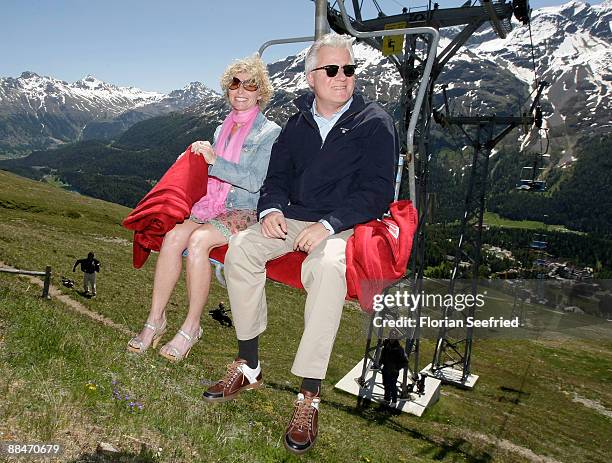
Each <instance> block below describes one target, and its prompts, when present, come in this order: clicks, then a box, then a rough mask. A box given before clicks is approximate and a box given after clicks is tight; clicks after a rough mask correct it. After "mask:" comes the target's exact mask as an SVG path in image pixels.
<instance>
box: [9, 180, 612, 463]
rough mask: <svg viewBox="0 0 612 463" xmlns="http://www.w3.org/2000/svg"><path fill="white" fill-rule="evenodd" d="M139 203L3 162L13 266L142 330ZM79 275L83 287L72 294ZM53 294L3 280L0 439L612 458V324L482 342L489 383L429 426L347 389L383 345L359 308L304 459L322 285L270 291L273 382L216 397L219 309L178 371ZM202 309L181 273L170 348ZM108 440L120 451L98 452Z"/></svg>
mask: <svg viewBox="0 0 612 463" xmlns="http://www.w3.org/2000/svg"><path fill="white" fill-rule="evenodd" d="M128 213H129V209H127V208H125V207H122V206H118V205H116V204H111V203H107V202H104V201H100V200H95V199H91V198H88V197H85V196H81V195H78V194H76V193H72V192H68V191H65V190H63V189H61V188H60V187H59V186H58V185H50V184H45V183H38V182H34V181H31V180H27V179H24V178H21V177H17V176H15V175H13V174H9V173H6V172H3V171H0V261H2V263H3V264H5V265H9V266H13V267H16V268H21V269H28V270H43V269H44V268H45V266H46V265H51V266H52V269H53V281H52V283H53V285H54V286H55V287H56V288H58V289H60V290H61V292H62V293H63V294H65V295H67V296H69V297H70V298H71V299H74V300H75V301H78V302H79V303H80V304H82V305H83V306H84V307H85V308H86V309H87V310H89V311H90V312H93V313H97V314H101V315H103V316H104V317H106V318H108V319H110V320H112V321H113V322H114V323H115V324H118V325H122V326H123V327H125V328H126V329H127V330H130V331H133V332H137V331H139V330H140V329H141V327H142V324H143V322H144V320H145V318H146V314H147V312H148V307H149V303H150V294H151V289H152V276H153V269H154V264H155V256H154V255H153V256H151V258H150V259H149V261H148V262H147V263H146V265H145V266H144V268H142V269H140V270H135V269H133V268H132V265H131V260H132V247H131V233H130V232H128V231H127V230H125V229H123V228H122V227H121V225H120V223H121V221H122V219H123V218H124V217H125V216H126V215H127V214H128ZM89 251H93V252H94V253H95V254H96V257H97V258H99V259H100V261H101V263H102V269H101V272H100V274H99V276H98V297H96V298H95V299H85V298H83V297H82V296H81V295H80V294H79V293H78V292H77V290H76V289H80V283H81V273H80V272H77V273H74V274H73V273H72V271H71V270H72V265H73V263H74V261H75V260H76V259H78V258H83V257H85V256H86V254H87V252H89ZM1 266H3V265H0V267H1ZM62 275H65V276H67V277H69V278H73V279H74V280H75V281H76V282H77V285H76V288H75V289H70V288H65V287H64V286H62V284H61V280H60V277H61V276H62ZM40 293H41V290H40V287H39V286H36V285H34V284H32V283H31V282H30V281H29V280H28V279H26V278H24V277H17V276H15V275H9V274H4V273H0V442H15V441H19V442H30V443H31V442H47V443H57V444H61V445H62V446H63V447H64V453H63V455H62V456H61V457H58V458H56V459H55V460H53V461H68V462H103V461H108V462H111V461H113V462H115V461H116V462H277V461H286V462H291V461H304V462H306V461H312V462H372V463H373V462H410V463H412V462H429V461H441V462H474V463H486V462H543V463H552V462H568V463H569V462H571V463H576V462H589V463H595V462H601V463H606V462H608V461H610V455H612V444H610V434H611V430H612V389H611V388H610V384H612V338H611V337H610V333H611V332H612V330H611V329H610V328H607V329H606V325H603V328H600V329H601V330H602V332H601V333H602V334H601V335H600V336H595V337H593V336H591V337H589V336H586V335H585V336H581V335H580V327H579V328H577V333H578V334H577V335H573V336H569V335H568V334H567V333H563V334H562V333H560V334H559V335H558V336H555V332H554V330H553V331H551V330H549V331H548V332H547V333H546V336H531V337H530V338H529V339H520V340H516V339H503V340H502V339H483V340H476V341H475V342H474V350H473V357H472V370H473V372H474V373H475V374H477V375H479V376H480V378H479V380H478V382H477V384H476V387H475V389H474V390H471V391H468V390H461V389H458V388H455V387H452V386H444V387H443V388H442V392H441V397H440V401H439V402H438V403H436V404H435V405H434V406H433V407H431V408H430V409H428V410H427V411H426V412H425V414H424V415H423V416H422V417H420V418H419V417H416V416H412V415H407V414H402V415H394V414H390V413H388V412H386V411H384V410H381V409H379V408H378V407H377V406H374V405H373V406H370V407H365V408H357V402H356V398H355V397H354V396H351V395H348V394H346V393H344V392H342V391H339V390H336V389H334V388H333V384H335V383H336V382H337V381H339V380H340V379H341V378H342V377H343V376H344V375H345V374H346V372H348V371H349V370H350V369H351V368H352V367H353V366H354V365H355V364H356V363H357V362H358V361H359V360H360V358H361V356H362V355H363V349H364V347H365V334H364V330H363V326H364V320H365V319H364V315H363V313H361V311H360V310H359V309H357V308H356V307H355V305H354V304H347V306H346V308H345V310H344V313H343V319H342V323H341V326H340V330H339V333H338V336H337V339H336V344H335V348H334V352H333V354H332V358H331V362H330V367H329V370H328V374H327V379H326V381H325V383H324V388H323V402H322V405H321V416H320V434H319V439H318V440H317V443H316V445H315V446H314V448H313V449H312V451H310V452H309V453H308V454H306V455H304V456H302V457H296V456H293V455H290V454H288V453H287V452H286V450H285V449H284V447H283V444H282V436H283V433H284V431H285V427H286V425H287V422H288V420H289V418H290V415H291V411H292V404H293V401H294V400H295V394H296V393H297V387H298V385H299V383H298V380H297V379H296V378H295V377H293V376H292V375H291V373H290V368H291V364H292V361H293V355H294V353H295V351H296V349H297V345H298V343H299V339H300V335H301V330H302V316H303V306H304V300H305V295H304V293H302V292H300V291H297V290H294V289H290V288H287V287H284V286H282V285H279V284H275V283H271V282H270V283H268V286H267V294H268V306H269V317H268V330H267V332H266V333H265V335H263V336H262V339H261V342H260V345H261V348H260V349H261V360H262V367H263V374H264V382H265V387H263V388H261V389H259V390H257V391H253V392H249V393H245V394H243V396H241V397H240V398H239V399H237V400H235V401H231V402H227V403H224V404H215V405H210V404H207V403H205V402H203V401H202V400H201V394H202V392H203V391H204V389H205V388H206V386H207V385H209V384H210V383H211V382H212V381H215V380H216V379H218V378H219V377H220V376H221V375H223V373H224V372H225V366H226V364H227V363H229V362H230V361H231V360H232V359H233V357H234V356H235V353H236V341H235V337H234V331H233V329H231V328H226V327H222V326H221V325H220V324H218V323H217V322H215V321H214V320H212V319H211V318H210V317H209V316H208V314H207V311H206V310H205V315H204V317H203V327H204V336H203V338H202V340H201V341H200V342H199V343H198V344H196V346H195V347H194V348H193V350H192V352H191V354H190V356H189V357H188V358H187V359H186V360H185V361H184V362H182V363H179V364H176V365H175V364H170V363H169V362H167V361H166V360H165V359H163V358H162V357H160V356H159V355H157V352H155V351H153V350H150V351H149V352H147V353H146V354H145V355H144V356H137V355H134V354H130V353H128V352H127V351H126V344H127V342H128V339H129V335H128V334H126V333H125V332H124V331H121V330H118V329H117V328H116V327H113V326H109V325H108V324H104V323H101V322H99V321H96V320H94V319H93V318H91V317H88V316H86V315H83V314H82V313H77V312H76V311H74V310H73V309H71V308H70V307H68V306H67V305H66V304H65V303H63V302H61V301H60V300H58V299H57V298H51V299H50V300H43V299H42V298H41V297H40ZM244 297H249V295H248V294H245V295H244ZM220 301H225V302H226V305H227V293H226V291H225V289H224V288H222V287H221V286H219V285H218V284H217V283H216V282H214V283H213V285H212V289H211V295H210V299H209V302H208V305H207V309H208V308H212V307H214V306H216V305H217V304H218V303H219V302H220ZM529 310H532V309H531V308H529ZM529 310H528V311H527V313H528V314H529ZM185 311H186V293H185V287H184V284H183V282H182V281H181V282H180V283H179V285H178V286H177V289H176V291H175V294H174V296H173V298H172V299H171V302H170V304H169V307H168V318H169V332H168V334H166V336H165V338H164V340H166V341H167V340H169V339H170V338H171V336H172V335H173V333H174V331H175V330H177V329H178V328H179V327H180V324H181V322H182V319H183V317H184V315H185ZM421 346H422V355H421V358H422V359H424V360H427V359H430V358H431V355H432V349H433V342H432V340H431V339H426V340H424V341H423V342H422V343H421ZM425 363H426V362H425ZM101 442H105V443H109V444H112V445H113V446H114V447H115V448H116V449H117V450H118V453H116V454H114V455H112V456H105V455H104V454H101V453H97V452H96V448H97V446H98V444H99V443H101ZM2 458H6V457H3V456H2V455H0V461H3V460H2ZM8 461H14V460H8ZM33 461H36V460H33ZM47 461H48V460H47Z"/></svg>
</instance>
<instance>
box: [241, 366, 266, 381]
mask: <svg viewBox="0 0 612 463" xmlns="http://www.w3.org/2000/svg"><path fill="white" fill-rule="evenodd" d="M240 370H241V371H242V374H243V375H244V376H246V378H247V379H248V380H249V383H251V384H253V383H254V382H255V381H257V377H258V376H259V373H261V366H260V364H259V362H257V367H256V368H249V366H248V365H247V364H246V363H245V364H242V365H241V366H240Z"/></svg>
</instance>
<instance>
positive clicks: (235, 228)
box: [189, 209, 257, 240]
mask: <svg viewBox="0 0 612 463" xmlns="http://www.w3.org/2000/svg"><path fill="white" fill-rule="evenodd" d="M189 220H192V221H194V222H195V223H201V224H205V223H209V224H211V225H212V226H213V227H215V228H216V229H217V230H219V232H220V233H221V234H222V235H223V236H225V238H226V239H227V240H229V238H230V236H232V235H235V234H236V233H238V232H239V231H242V230H245V229H246V228H248V227H250V226H251V225H253V224H254V223H257V212H256V211H252V210H242V209H234V210H231V211H227V212H224V213H223V214H219V215H218V216H217V217H214V218H212V219H205V220H201V219H199V218H197V217H196V216H194V215H193V214H192V215H191V216H190V217H189Z"/></svg>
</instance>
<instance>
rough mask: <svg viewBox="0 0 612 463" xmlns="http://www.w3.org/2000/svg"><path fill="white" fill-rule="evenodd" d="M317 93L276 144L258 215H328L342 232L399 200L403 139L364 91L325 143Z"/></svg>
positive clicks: (302, 102) (301, 105)
mask: <svg viewBox="0 0 612 463" xmlns="http://www.w3.org/2000/svg"><path fill="white" fill-rule="evenodd" d="M313 100H314V95H313V94H312V93H309V94H306V95H302V96H301V97H299V98H297V99H296V100H295V101H294V103H295V105H296V106H297V108H298V110H299V111H298V112H297V113H296V114H294V115H293V116H291V117H290V118H289V120H288V121H287V124H286V125H285V127H284V128H283V130H282V131H281V133H280V135H279V137H278V139H277V140H276V142H275V143H274V146H273V147H272V155H271V158H270V164H269V166H268V173H267V175H266V179H265V181H264V184H263V186H262V188H261V195H260V197H259V202H258V204H257V213H258V214H259V213H261V212H262V211H264V210H266V209H269V208H277V209H280V210H281V211H283V214H284V216H285V217H287V218H290V219H297V220H304V221H311V222H316V221H318V220H321V219H324V220H327V221H328V222H329V224H330V225H331V226H332V227H333V229H334V231H335V232H336V233H338V232H341V231H343V230H347V229H349V228H352V227H354V226H355V225H357V224H359V223H364V222H368V221H369V220H372V219H375V218H378V217H381V216H382V215H383V214H384V213H385V212H386V211H387V209H388V207H389V204H390V203H391V201H393V193H394V180H395V176H394V173H395V165H396V163H397V157H398V154H399V143H398V137H397V132H396V131H395V127H394V125H393V120H392V119H391V116H389V115H388V114H387V113H386V112H385V111H384V110H383V109H382V108H381V107H380V106H379V105H378V104H377V103H373V102H370V101H367V100H365V99H364V98H363V97H362V96H361V95H360V94H355V95H354V96H353V102H352V103H351V105H350V106H349V108H348V110H347V111H346V112H345V113H344V114H342V116H341V117H340V119H339V120H338V122H336V124H335V125H334V127H333V128H332V129H331V131H330V132H329V134H328V135H327V138H326V139H325V143H323V144H321V141H322V139H321V135H320V134H319V128H318V126H317V124H316V122H315V120H314V118H313V116H312V112H311V108H312V102H313Z"/></svg>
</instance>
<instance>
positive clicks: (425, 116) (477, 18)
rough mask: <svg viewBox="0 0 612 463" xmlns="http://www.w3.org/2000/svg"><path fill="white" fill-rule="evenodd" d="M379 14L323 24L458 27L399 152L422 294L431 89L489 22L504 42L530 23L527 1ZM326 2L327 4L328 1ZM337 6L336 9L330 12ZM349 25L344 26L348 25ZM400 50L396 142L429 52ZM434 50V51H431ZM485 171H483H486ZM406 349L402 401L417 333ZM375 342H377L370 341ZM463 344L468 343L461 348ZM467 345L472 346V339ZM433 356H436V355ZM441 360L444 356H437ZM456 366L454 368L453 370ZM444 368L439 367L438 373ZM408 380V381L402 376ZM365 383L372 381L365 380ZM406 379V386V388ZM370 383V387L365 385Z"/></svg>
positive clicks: (412, 45) (377, 342) (337, 27)
mask: <svg viewBox="0 0 612 463" xmlns="http://www.w3.org/2000/svg"><path fill="white" fill-rule="evenodd" d="M372 2H373V3H374V5H375V6H376V8H377V10H378V15H377V17H375V18H371V19H365V18H364V17H363V14H362V13H363V11H364V10H363V9H362V5H363V1H360V0H352V6H353V17H350V18H348V20H347V18H346V11H345V7H344V0H338V1H336V2H333V5H330V6H328V14H327V19H328V22H329V25H330V27H331V28H332V29H333V30H334V31H336V32H338V33H341V34H347V33H348V34H351V35H355V34H354V33H353V32H352V31H355V30H356V31H359V32H368V31H374V30H382V29H389V28H398V27H399V28H418V27H433V28H435V29H437V30H441V29H445V28H446V29H448V28H451V27H454V28H457V27H460V28H461V29H460V31H459V32H458V33H456V34H455V36H454V37H453V39H452V40H451V42H450V43H449V44H448V45H447V46H446V47H445V48H444V49H443V50H442V51H441V52H440V53H438V54H437V56H436V58H435V61H434V64H433V69H432V71H431V73H430V74H429V75H427V77H426V78H427V87H426V88H427V91H426V95H425V97H424V101H423V104H422V105H421V107H420V109H419V110H418V111H419V114H418V122H417V124H416V127H415V132H414V140H416V142H415V143H414V144H413V146H410V145H411V143H410V142H407V143H406V144H405V145H404V146H403V147H402V152H404V153H407V154H406V162H408V163H409V165H408V167H409V169H408V186H409V194H410V199H411V200H412V201H413V203H414V204H415V206H416V208H417V210H418V213H419V226H418V229H417V233H416V237H415V240H414V244H413V249H412V256H411V269H412V271H411V274H412V275H411V279H410V289H411V291H412V292H413V293H419V292H421V291H422V283H423V272H424V254H425V239H426V229H425V224H426V223H427V212H428V210H429V204H428V202H429V197H428V194H427V187H428V173H429V161H430V158H431V151H430V146H429V134H430V129H431V118H432V99H433V89H434V84H435V82H436V80H437V78H438V76H439V75H440V73H441V72H442V70H443V68H444V66H445V64H446V63H447V62H448V61H449V60H450V59H451V58H452V57H453V56H454V55H455V54H456V53H457V52H458V51H459V49H460V48H461V47H462V46H463V45H464V44H465V43H466V41H467V40H468V39H469V38H470V37H471V36H472V34H474V32H476V31H477V30H478V29H479V28H481V26H483V25H484V24H486V23H489V24H490V25H491V27H492V28H493V30H494V31H495V33H496V34H497V35H498V36H499V37H500V38H505V37H506V36H507V34H508V32H510V30H511V29H512V26H511V23H510V19H511V17H512V16H513V15H514V16H515V17H516V18H517V19H518V20H519V21H521V22H522V23H523V24H528V22H529V4H528V0H513V2H512V3H507V2H505V1H504V0H501V1H500V2H493V1H491V0H480V2H479V4H476V3H475V2H474V4H472V2H466V3H465V4H464V5H463V6H461V7H459V8H439V5H438V4H437V3H434V4H433V5H432V3H431V1H430V2H429V4H428V5H427V7H425V8H424V9H422V10H420V11H410V10H408V9H407V8H404V9H403V11H402V12H401V13H400V14H394V15H387V14H385V13H384V12H383V11H382V10H381V8H380V7H379V5H378V2H377V1H376V0H372ZM330 3H331V2H330ZM335 6H337V7H338V8H335ZM347 21H348V24H347ZM403 38H404V43H405V46H404V47H403V52H402V53H401V54H399V55H390V56H388V59H389V60H390V61H391V62H392V63H393V64H395V66H396V67H397V70H398V72H399V74H400V76H401V78H402V88H401V95H400V111H401V121H400V125H399V132H400V139H401V140H402V141H403V140H406V139H407V138H408V139H410V137H406V133H407V132H409V130H408V128H409V121H410V118H411V116H412V114H413V112H414V109H415V107H417V105H415V102H416V101H417V88H418V87H419V84H420V83H421V82H422V81H423V79H424V78H425V75H426V74H425V72H424V71H425V62H426V57H427V55H428V52H429V51H430V48H431V40H430V38H429V37H427V36H425V35H418V34H417V35H405V36H404V37H403ZM358 40H361V41H363V42H364V43H367V44H368V45H370V46H372V47H374V48H376V49H377V50H380V51H383V48H384V47H383V46H384V39H383V38H376V37H368V38H358ZM436 51H437V50H436ZM486 168H487V166H485V169H484V170H486ZM466 202H467V203H470V204H471V203H472V202H473V199H472V198H468V200H466ZM420 310H421V307H417V308H416V310H414V311H413V312H411V313H412V316H413V317H414V318H416V319H417V320H418V318H419V317H420ZM403 335H404V338H405V341H406V344H405V349H406V354H407V355H408V359H409V368H408V369H406V370H405V374H404V377H403V381H402V391H403V395H404V398H407V393H408V392H409V391H410V390H411V389H412V385H414V384H416V383H417V381H418V379H419V360H418V355H419V337H418V329H413V330H409V331H408V332H404V333H403ZM383 336H384V333H383V330H380V329H378V330H377V331H376V333H374V330H373V329H372V326H371V325H370V331H369V334H368V340H367V344H366V351H365V355H364V359H363V368H362V372H361V377H360V378H359V379H358V383H359V386H360V391H359V395H360V397H369V396H371V392H372V383H373V381H374V378H375V374H376V370H377V367H378V360H379V359H380V351H381V346H382V339H381V338H382V337H383ZM469 336H471V333H466V335H465V337H466V338H467V337H469ZM373 338H377V339H373ZM438 345H439V346H442V347H441V352H440V354H442V350H444V349H447V348H449V346H450V344H448V343H440V342H439V341H438ZM466 345H467V343H466ZM469 345H470V347H471V338H470V342H469ZM437 354H438V353H437ZM470 354H471V348H470V349H466V350H465V351H464V352H463V354H462V359H461V362H460V363H461V364H462V365H463V366H468V368H467V369H466V371H468V372H469V357H470ZM438 357H439V358H443V357H444V356H443V355H438ZM455 366H456V365H455ZM443 368H444V366H443V365H440V369H443ZM408 375H409V376H410V378H408V377H407V376H408ZM461 377H463V373H462V374H461ZM368 378H370V379H371V380H368ZM409 380H410V382H411V384H410V385H408V381H409ZM368 381H370V383H368Z"/></svg>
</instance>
